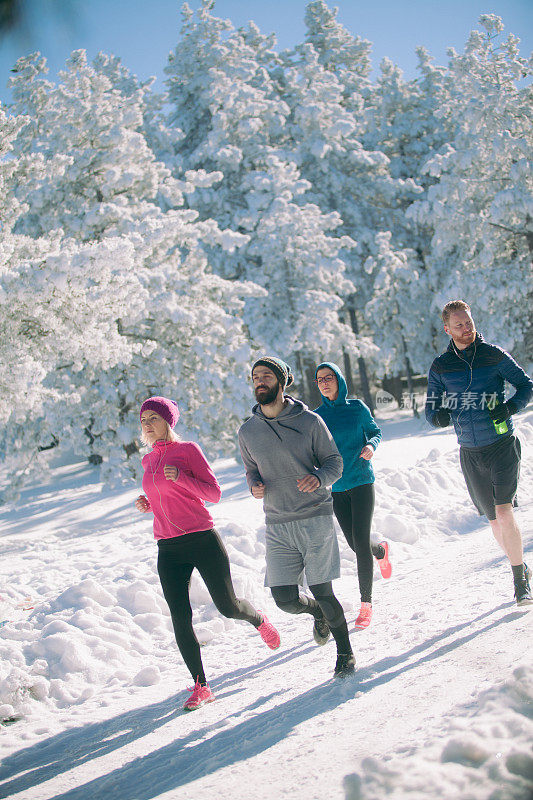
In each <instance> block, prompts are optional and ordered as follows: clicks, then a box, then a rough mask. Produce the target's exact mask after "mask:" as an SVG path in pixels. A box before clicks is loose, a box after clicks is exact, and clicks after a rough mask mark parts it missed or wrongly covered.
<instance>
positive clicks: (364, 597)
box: [315, 361, 392, 630]
mask: <svg viewBox="0 0 533 800" xmlns="http://www.w3.org/2000/svg"><path fill="white" fill-rule="evenodd" d="M315 380H316V383H317V385H318V388H319V391H320V394H321V395H322V405H321V406H319V407H318V408H316V409H315V413H317V414H319V416H321V417H322V419H323V420H324V422H325V423H326V425H327V427H328V428H329V430H330V432H331V435H332V436H333V439H334V440H335V444H336V445H337V448H338V450H339V452H340V454H341V456H342V460H343V463H344V468H343V472H342V475H341V477H340V478H339V480H338V481H336V483H334V484H333V486H332V487H331V492H332V496H333V511H334V513H335V516H336V517H337V520H338V522H339V525H340V527H341V530H342V532H343V533H344V536H345V538H346V541H347V542H348V545H349V546H350V547H351V549H352V550H353V551H354V553H355V556H356V559H357V576H358V579H359V591H360V594H361V609H360V611H359V615H358V617H357V619H356V620H355V627H356V629H359V630H360V629H363V628H367V627H368V626H369V625H370V621H371V619H372V583H373V575H374V562H373V559H372V556H373V555H374V556H375V557H376V558H377V559H378V563H379V567H380V570H381V574H382V575H383V577H384V578H390V576H391V572H392V570H391V565H390V561H389V547H388V544H387V543H386V542H382V543H381V544H379V545H372V544H371V542H370V529H371V526H372V516H373V513H374V503H375V494H374V481H375V477H374V470H373V468H372V463H371V460H372V456H373V455H374V452H375V450H376V448H377V446H378V444H379V443H380V441H381V430H380V428H379V427H378V426H377V425H376V421H375V420H374V417H373V416H372V414H371V413H370V409H369V408H368V406H366V405H365V404H364V403H363V402H362V400H356V399H352V400H349V399H348V397H347V395H348V387H347V386H346V381H345V379H344V375H343V374H342V372H341V370H340V369H339V367H338V366H337V365H336V364H333V363H331V362H328V361H326V362H323V363H322V364H319V365H318V367H317V368H316V370H315Z"/></svg>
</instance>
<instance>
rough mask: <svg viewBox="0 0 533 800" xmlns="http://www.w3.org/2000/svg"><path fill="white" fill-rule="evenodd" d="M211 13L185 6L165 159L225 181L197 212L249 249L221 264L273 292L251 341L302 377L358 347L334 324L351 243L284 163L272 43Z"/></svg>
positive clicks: (206, 4) (257, 303)
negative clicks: (316, 364)
mask: <svg viewBox="0 0 533 800" xmlns="http://www.w3.org/2000/svg"><path fill="white" fill-rule="evenodd" d="M212 7H213V3H212V2H210V0H203V2H202V5H201V7H200V8H199V10H198V11H197V13H196V14H193V13H192V12H191V11H190V10H189V9H188V8H187V7H186V6H185V7H184V22H183V28H182V32H181V36H180V40H179V42H178V45H177V47H176V49H175V50H174V52H173V53H172V54H171V56H170V59H169V64H168V66H167V68H166V73H167V76H168V77H167V87H168V96H169V102H170V103H171V106H172V110H171V112H170V115H169V123H170V125H172V124H178V125H179V126H180V127H181V128H182V130H183V134H184V135H183V138H181V140H180V141H178V142H177V145H176V146H175V151H174V157H173V158H172V159H170V160H168V161H167V163H168V164H169V165H171V166H172V167H173V169H178V170H185V171H187V170H189V169H193V170H205V172H206V173H220V174H221V175H222V176H223V177H222V180H221V181H220V183H218V184H217V185H216V186H212V187H206V188H205V189H201V190H199V191H198V192H197V193H196V195H195V197H194V204H195V208H197V209H198V210H199V211H200V213H201V218H202V219H209V218H213V219H215V220H216V221H217V222H218V223H219V225H220V226H221V227H223V228H230V229H232V230H234V231H236V232H238V233H240V234H243V235H245V236H247V237H248V242H247V243H246V244H245V245H243V246H242V247H241V248H239V249H238V250H237V251H236V252H235V253H234V256H233V258H223V259H221V258H219V259H218V261H217V260H214V261H213V264H214V265H215V268H216V269H217V271H218V272H219V273H220V274H221V275H223V276H224V277H229V278H232V279H236V280H247V281H253V282H254V283H255V284H258V285H259V286H261V287H263V288H264V289H265V290H266V294H265V295H264V296H263V297H255V298H250V299H249V301H248V302H247V303H246V307H245V312H244V320H245V322H246V325H247V328H248V330H249V332H250V335H251V337H252V340H253V342H254V344H255V346H256V347H257V348H260V349H262V350H268V351H270V352H274V353H277V354H279V355H280V356H282V357H283V358H286V359H287V360H289V361H290V360H294V361H295V366H296V368H297V369H298V371H299V372H300V373H302V372H305V371H306V369H305V364H306V362H307V361H309V362H312V361H314V360H316V359H317V358H320V355H321V354H322V353H327V352H331V351H332V349H333V348H336V347H339V346H341V347H342V343H344V344H345V345H346V346H352V347H353V346H354V337H353V336H352V335H351V332H350V330H349V329H348V327H347V326H346V325H343V324H342V323H341V322H340V321H339V316H338V311H339V308H340V306H341V301H340V300H339V296H338V295H339V294H342V292H343V291H344V292H346V291H348V290H349V289H350V285H349V283H348V282H347V281H346V279H345V277H344V262H343V260H342V258H341V257H340V254H341V250H343V249H345V248H346V249H348V248H350V247H351V246H353V243H352V242H351V241H350V240H349V238H348V237H343V236H340V237H339V236H332V235H330V231H331V230H334V229H336V228H337V226H338V225H339V224H340V218H339V217H338V215H336V214H331V213H328V214H324V213H323V212H322V211H321V210H320V208H319V207H318V206H317V205H316V204H313V203H309V202H307V201H306V196H305V192H306V191H307V190H308V189H309V188H310V184H309V182H308V181H305V180H302V178H301V177H300V174H299V171H298V169H297V167H296V165H295V164H294V161H293V160H291V158H290V157H287V148H286V147H285V141H284V139H285V133H284V129H285V125H286V120H287V116H288V114H289V113H290V109H289V107H288V106H287V104H286V103H285V102H284V101H283V100H282V99H281V98H280V96H279V94H278V92H277V88H276V82H275V80H274V79H273V78H272V75H271V73H274V74H275V75H276V74H277V72H278V71H279V70H280V69H281V66H280V62H279V57H277V56H276V54H275V53H274V52H273V51H272V50H271V45H272V38H271V37H263V36H262V35H261V34H260V32H259V31H258V29H257V27H256V26H255V25H253V24H252V25H250V26H249V27H248V28H247V29H245V30H240V31H236V30H234V29H233V28H232V27H231V25H230V23H227V22H224V21H222V20H219V19H217V18H216V17H214V16H213V15H212V14H211V10H212ZM300 377H302V375H300ZM304 394H305V389H304Z"/></svg>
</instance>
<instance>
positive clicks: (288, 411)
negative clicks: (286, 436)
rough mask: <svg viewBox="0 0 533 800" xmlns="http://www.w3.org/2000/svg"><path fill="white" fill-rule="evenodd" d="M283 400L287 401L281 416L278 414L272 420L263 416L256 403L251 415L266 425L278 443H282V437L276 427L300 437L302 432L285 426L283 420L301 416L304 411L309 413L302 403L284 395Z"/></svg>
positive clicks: (291, 426) (259, 406)
mask: <svg viewBox="0 0 533 800" xmlns="http://www.w3.org/2000/svg"><path fill="white" fill-rule="evenodd" d="M285 400H286V401H287V405H286V407H285V408H284V409H283V411H282V412H281V414H278V416H277V417H273V418H270V417H266V416H265V415H264V414H263V412H262V410H261V405H260V404H259V403H256V405H255V406H254V407H253V408H252V414H254V415H255V416H256V417H257V418H258V419H260V420H262V421H263V422H265V423H266V424H267V425H268V427H269V428H270V430H271V431H272V433H273V434H275V436H277V437H278V439H279V440H280V442H282V441H283V437H282V436H281V434H280V433H279V432H278V431H277V430H276V427H277V428H285V429H286V430H289V431H294V433H298V434H299V435H300V436H301V435H302V431H301V430H299V429H298V428H296V427H294V426H293V425H289V424H287V422H285V421H284V420H287V418H291V417H292V418H294V417H298V416H299V415H300V414H303V412H304V411H309V409H308V408H307V406H306V405H305V403H302V401H301V400H296V398H294V397H291V396H290V395H289V394H286V395H285ZM275 426H276V427H275Z"/></svg>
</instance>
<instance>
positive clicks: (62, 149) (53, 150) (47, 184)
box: [12, 51, 250, 475]
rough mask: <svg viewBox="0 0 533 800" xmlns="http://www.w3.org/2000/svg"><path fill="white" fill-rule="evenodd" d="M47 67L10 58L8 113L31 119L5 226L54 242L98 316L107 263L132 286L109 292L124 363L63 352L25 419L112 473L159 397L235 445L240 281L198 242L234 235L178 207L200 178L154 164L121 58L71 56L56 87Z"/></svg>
mask: <svg viewBox="0 0 533 800" xmlns="http://www.w3.org/2000/svg"><path fill="white" fill-rule="evenodd" d="M45 69H46V65H45V62H44V60H43V59H41V58H40V57H39V56H38V55H34V56H29V57H28V58H25V59H21V60H19V62H17V65H16V67H15V70H16V71H15V77H14V79H13V89H14V98H15V102H14V106H13V109H12V110H13V112H15V113H18V114H27V118H26V124H25V125H24V126H23V127H22V128H21V130H20V132H19V134H18V136H17V138H16V139H15V141H14V142H13V148H14V149H13V156H14V157H15V158H16V159H18V160H19V162H20V163H21V164H23V163H24V164H25V166H26V176H25V180H24V181H23V182H19V183H18V185H17V186H16V187H15V188H14V192H15V195H16V200H17V202H21V203H23V204H24V206H23V210H22V211H21V214H20V215H19V218H18V220H17V223H16V226H15V228H14V230H15V232H16V233H17V234H19V235H23V236H26V237H30V238H32V239H35V240H38V239H41V238H42V237H49V238H52V237H54V241H55V242H56V247H57V248H58V249H59V254H58V258H59V261H60V263H61V266H62V270H63V273H64V275H63V280H64V283H65V286H66V287H67V288H69V289H70V287H71V286H72V285H73V283H75V280H76V279H77V277H76V273H79V275H81V276H82V278H81V277H80V278H79V280H82V279H83V280H84V281H85V282H86V284H87V287H88V288H87V297H86V298H85V299H86V300H87V302H88V303H91V302H92V303H94V307H93V315H94V319H95V321H97V320H98V315H99V312H100V308H101V306H102V303H103V302H104V298H103V297H102V296H101V295H100V291H102V292H103V294H104V295H105V288H106V282H105V280H104V273H105V269H108V270H110V271H111V272H112V273H113V274H114V275H120V276H121V279H122V281H123V282H124V283H129V284H130V285H129V289H128V291H127V293H126V296H123V295H122V294H121V293H120V292H118V293H116V294H115V293H114V292H113V291H112V290H110V291H109V294H110V298H109V299H110V301H111V302H115V301H116V302H115V307H114V311H113V325H114V336H115V338H117V339H118V341H120V342H121V344H122V347H123V350H124V352H125V353H127V358H124V359H122V360H117V359H115V360H113V359H107V360H106V358H105V357H104V356H103V357H102V364H101V365H99V364H98V363H97V361H94V360H93V361H91V360H89V359H87V358H84V357H81V358H79V359H74V360H73V359H65V360H64V361H63V362H62V363H61V365H60V367H61V368H59V367H56V368H55V369H52V370H50V371H48V372H47V375H46V379H45V380H46V384H47V386H48V387H49V388H50V389H51V390H52V392H53V394H52V395H51V397H52V398H53V402H52V401H51V402H50V403H48V404H45V405H44V406H43V408H42V410H41V413H40V414H39V415H38V417H35V414H34V410H33V409H28V418H27V419H26V422H25V423H24V426H23V427H24V428H25V430H27V431H30V428H31V425H30V421H31V420H33V425H34V428H35V430H37V429H39V430H40V431H41V432H42V434H41V435H42V436H43V435H45V434H46V433H49V434H50V436H51V437H52V436H53V437H55V438H56V439H58V440H60V441H61V443H62V444H64V445H66V446H71V447H74V448H75V449H76V450H77V451H78V452H80V451H81V452H82V453H84V454H85V455H91V456H92V457H93V458H96V459H98V460H100V459H103V460H104V465H105V466H106V467H107V469H106V470H105V472H104V474H110V473H113V474H114V475H120V474H121V472H120V471H121V467H120V465H121V464H123V462H124V460H125V459H127V457H128V456H129V455H131V454H132V453H134V452H135V451H136V448H137V444H136V442H137V433H138V417H137V410H138V404H139V402H140V401H141V400H142V399H143V398H144V397H146V396H147V395H148V394H150V393H155V392H157V393H168V394H170V395H171V396H172V397H175V398H176V399H177V400H178V401H179V402H180V405H181V407H182V411H183V421H184V424H185V427H186V428H188V429H189V430H190V431H191V432H192V433H193V435H194V436H195V437H198V438H199V439H200V441H201V442H202V443H204V444H207V445H211V446H213V447H214V448H216V449H218V450H219V451H220V450H224V449H226V450H227V449H228V448H231V449H233V447H234V430H235V427H236V425H237V424H238V422H239V420H240V418H241V417H242V415H243V414H244V413H245V409H246V403H245V400H244V399H243V397H242V395H243V392H242V385H243V384H242V380H243V376H244V375H245V374H246V371H247V369H248V365H249V360H250V355H249V348H248V346H247V339H246V334H245V331H244V329H243V326H242V323H241V321H240V318H239V317H240V310H241V308H242V300H241V298H242V296H244V295H246V294H247V293H248V292H249V291H250V288H249V287H246V286H244V285H241V284H239V285H237V284H234V283H230V282H228V281H224V280H223V279H222V278H220V277H219V276H217V275H214V274H211V272H210V270H209V268H208V264H207V259H206V256H205V253H204V246H209V247H210V248H215V247H216V246H218V244H222V245H223V246H225V247H226V249H228V250H231V249H232V248H233V247H234V246H235V242H236V240H237V238H238V237H236V236H235V235H232V234H225V233H224V232H222V231H220V229H219V228H218V226H217V225H216V224H215V223H214V222H213V221H212V220H204V221H202V222H199V221H198V220H197V218H198V214H197V212H195V211H194V210H192V209H190V208H189V209H183V208H182V207H181V206H182V204H183V194H182V189H186V190H187V192H188V193H189V194H191V193H192V192H193V191H194V188H195V181H197V182H198V183H200V184H201V183H202V182H205V176H203V175H200V176H196V175H194V174H193V173H190V174H188V175H187V178H186V179H185V180H183V181H178V180H176V179H175V178H173V177H172V176H171V174H170V171H169V170H168V168H166V167H165V166H164V165H163V164H161V163H159V162H157V160H156V159H155V157H154V155H153V152H152V151H151V149H150V148H149V147H148V145H147V143H146V141H145V139H144V136H143V116H144V114H145V112H146V107H145V103H144V95H145V93H146V91H147V87H146V86H140V85H139V84H138V83H137V82H136V80H135V79H134V78H133V77H132V76H130V75H129V74H128V73H127V71H126V70H125V69H124V68H123V67H122V66H121V65H120V62H119V61H118V60H117V59H115V58H113V57H108V56H104V55H100V56H98V57H97V59H95V61H94V62H93V64H88V63H87V61H86V58H85V54H84V53H83V52H79V51H78V52H75V53H73V55H72V57H71V59H70V60H69V62H68V64H67V67H66V70H65V71H64V72H63V73H62V74H61V76H60V78H61V80H60V83H59V84H58V85H57V86H54V85H52V84H50V83H49V82H48V81H46V80H45V78H44V72H45ZM241 238H242V237H241ZM96 245H99V246H100V247H101V250H102V252H103V253H104V255H105V253H110V252H111V251H112V249H113V248H114V254H113V255H112V257H111V256H110V257H109V258H108V260H107V262H106V258H105V257H104V258H101V259H100V260H98V259H95V258H92V250H91V248H93V249H94V247H95V246H96ZM76 247H77V248H78V249H79V250H80V252H81V253H82V254H85V255H86V256H87V258H86V262H85V266H84V263H83V259H82V258H81V257H77V258H75V257H74V255H75V251H76ZM72 248H74V250H73V249H72ZM98 252H100V251H98ZM104 267H105V269H104ZM46 274H47V267H46V265H45V268H44V271H43V275H44V276H45V277H46ZM91 295H93V297H92V300H91ZM119 298H120V301H121V302H120V303H119V302H118V299H119ZM74 333H75V332H74V331H72V335H74ZM102 333H103V334H104V335H103V336H102V337H100V338H101V339H102V342H101V350H102V353H105V339H106V336H105V330H104V329H102ZM76 335H78V334H76ZM91 335H92V327H91V326H90V325H86V326H82V328H81V329H80V331H79V336H80V337H82V338H83V337H87V338H88V339H89V338H90V337H91ZM99 340H100V339H99ZM88 344H89V341H88V342H87V345H88ZM66 398H70V399H71V402H68V403H67V402H66ZM32 415H33V416H32ZM83 432H85V433H83ZM135 464H136V461H134V462H133V466H132V469H135Z"/></svg>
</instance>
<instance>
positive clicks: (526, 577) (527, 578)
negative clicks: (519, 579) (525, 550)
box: [524, 561, 531, 583]
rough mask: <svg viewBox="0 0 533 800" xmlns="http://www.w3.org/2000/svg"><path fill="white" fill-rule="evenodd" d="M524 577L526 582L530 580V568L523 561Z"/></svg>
mask: <svg viewBox="0 0 533 800" xmlns="http://www.w3.org/2000/svg"><path fill="white" fill-rule="evenodd" d="M524 578H525V579H526V581H527V582H528V583H529V581H530V580H531V570H530V569H529V567H528V565H527V564H526V562H525V561H524Z"/></svg>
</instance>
